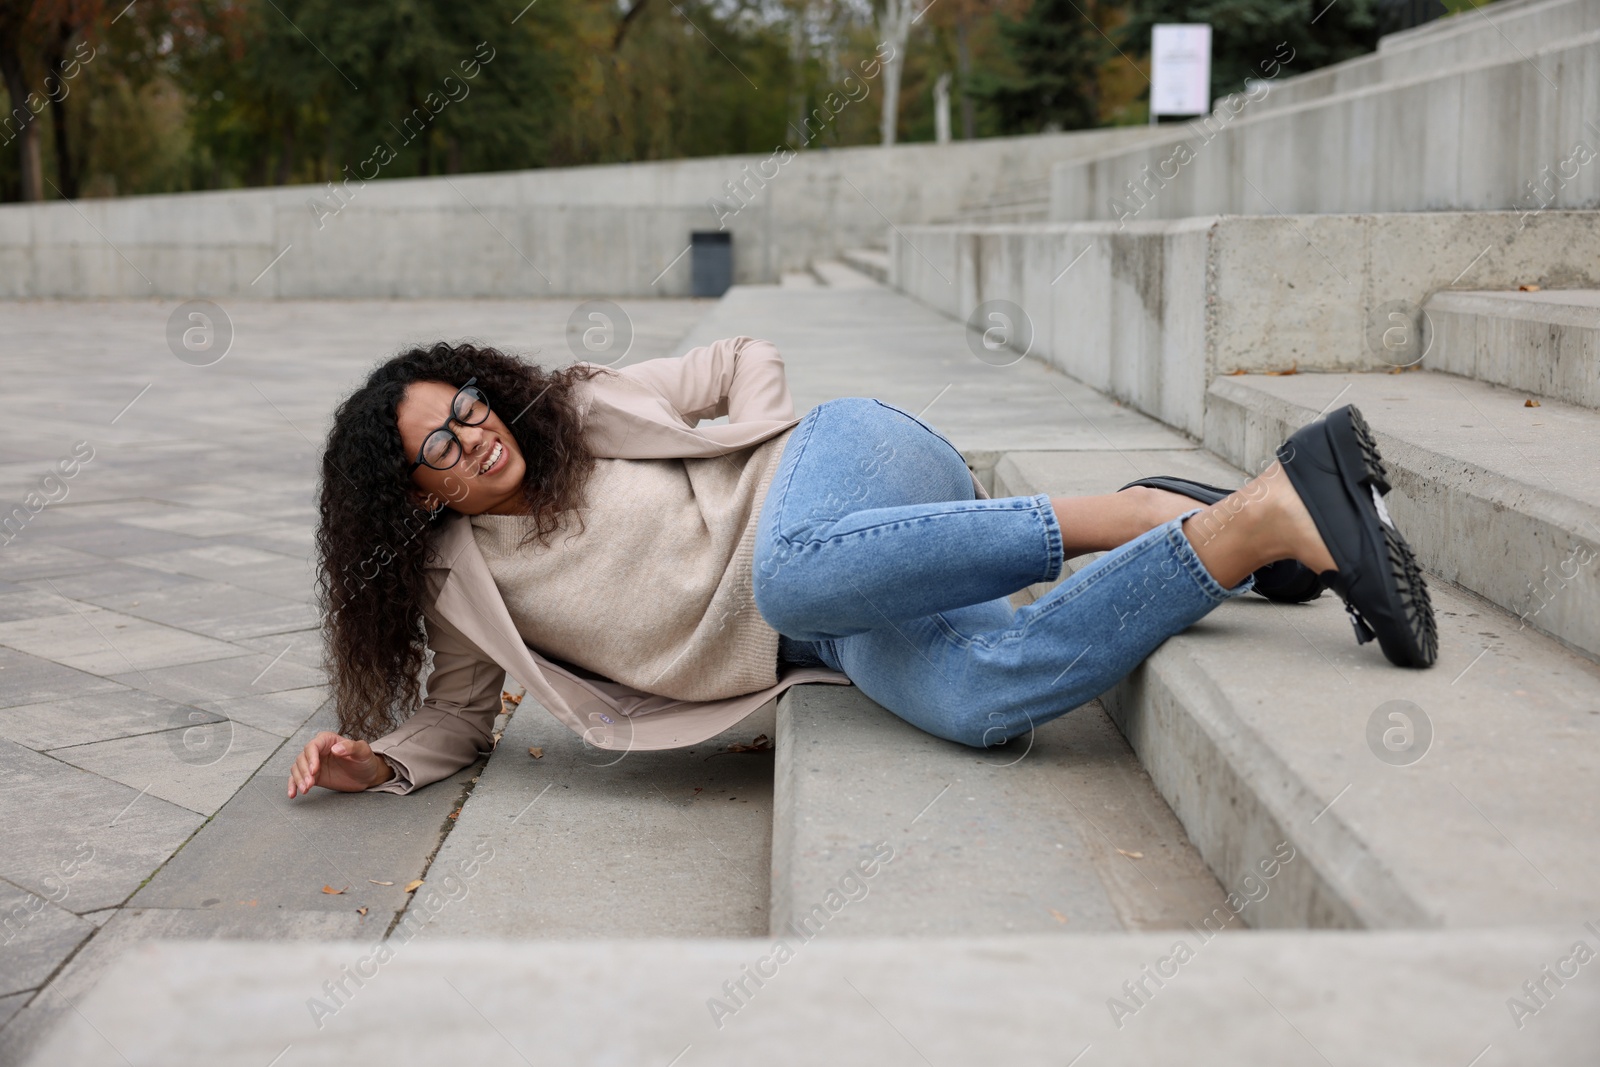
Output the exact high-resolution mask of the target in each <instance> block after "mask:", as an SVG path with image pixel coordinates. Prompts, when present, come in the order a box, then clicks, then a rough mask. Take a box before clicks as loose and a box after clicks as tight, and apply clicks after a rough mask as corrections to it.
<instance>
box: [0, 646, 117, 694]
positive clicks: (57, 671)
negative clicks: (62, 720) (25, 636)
mask: <svg viewBox="0 0 1600 1067" xmlns="http://www.w3.org/2000/svg"><path fill="white" fill-rule="evenodd" d="M127 688H128V687H127V686H123V685H118V684H117V683H116V682H113V681H109V680H107V679H105V678H100V677H98V676H96V675H93V674H87V673H85V672H83V671H78V670H73V669H72V668H71V667H63V666H62V665H61V664H59V663H54V662H52V661H50V660H48V659H44V658H42V657H39V656H29V655H27V654H25V653H22V652H17V651H14V650H12V649H9V648H4V647H0V707H14V706H21V705H26V704H48V703H52V702H55V701H66V700H72V699H77V698H80V697H88V696H93V695H96V694H104V693H116V692H121V691H124V690H126V689H127Z"/></svg>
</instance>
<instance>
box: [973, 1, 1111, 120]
mask: <svg viewBox="0 0 1600 1067" xmlns="http://www.w3.org/2000/svg"><path fill="white" fill-rule="evenodd" d="M1119 6H1121V5H1120V3H1117V2H1109V3H1094V2H1093V0H1033V3H1032V4H1031V5H1029V7H1028V9H1027V11H1026V13H1024V14H1023V16H1022V18H1020V19H1017V20H1012V19H1008V18H1004V17H1001V18H1000V19H999V23H998V28H999V31H1000V40H1001V45H1002V48H1003V50H1004V52H1005V54H1006V56H1007V58H1008V59H1009V60H1010V61H1011V65H1012V67H1013V70H1014V73H1011V74H1009V75H995V74H988V75H986V76H985V77H983V78H982V79H981V80H980V81H979V83H978V85H977V95H978V96H979V97H980V98H981V99H983V100H984V101H985V102H986V103H988V104H989V105H990V107H991V108H993V110H994V113H995V116H996V118H997V120H998V122H999V125H1000V128H1001V129H1002V130H1003V131H1004V132H1006V133H1037V132H1039V131H1041V130H1047V129H1055V130H1079V129H1085V128H1087V127H1090V126H1096V125H1099V117H1100V85H1099V75H1100V70H1101V68H1102V67H1104V66H1105V64H1106V63H1107V62H1108V61H1109V60H1110V59H1111V58H1112V57H1114V56H1115V55H1116V51H1115V49H1114V48H1113V47H1112V44H1111V40H1110V38H1109V37H1108V36H1107V35H1106V33H1105V32H1104V26H1103V24H1104V22H1105V21H1106V20H1105V15H1106V13H1107V11H1108V10H1109V9H1112V8H1115V7H1119Z"/></svg>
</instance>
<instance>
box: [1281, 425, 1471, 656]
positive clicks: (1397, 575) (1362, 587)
mask: <svg viewBox="0 0 1600 1067" xmlns="http://www.w3.org/2000/svg"><path fill="white" fill-rule="evenodd" d="M1325 432H1326V434H1327V437H1328V443H1329V446H1330V451H1331V452H1332V454H1333V458H1334V462H1335V463H1336V464H1337V465H1338V468H1339V469H1338V473H1339V476H1340V479H1341V480H1342V481H1343V482H1344V485H1345V489H1346V491H1347V492H1348V493H1349V495H1350V497H1351V499H1352V500H1354V501H1355V502H1356V507H1357V509H1358V510H1359V511H1360V512H1361V514H1362V516H1363V517H1364V518H1368V519H1369V520H1370V521H1369V522H1367V523H1365V524H1364V525H1368V526H1372V525H1375V526H1376V527H1377V528H1378V530H1379V531H1381V533H1382V539H1383V545H1382V550H1383V551H1382V555H1383V564H1384V571H1383V573H1381V574H1371V573H1367V574H1358V577H1357V579H1356V582H1357V585H1358V586H1359V588H1350V587H1347V589H1348V593H1354V594H1355V595H1356V596H1359V597H1361V598H1362V599H1365V598H1366V594H1367V592H1369V591H1370V589H1371V585H1370V583H1372V582H1378V583H1379V584H1380V585H1381V586H1382V589H1381V591H1380V592H1379V593H1378V596H1379V597H1380V598H1381V599H1383V600H1387V601H1388V602H1389V603H1390V604H1391V605H1395V604H1397V605H1398V606H1399V613H1398V619H1397V621H1398V622H1399V623H1400V625H1399V626H1398V627H1395V626H1387V625H1385V626H1381V627H1380V626H1371V620H1368V623H1369V628H1370V629H1371V630H1372V631H1373V635H1374V636H1375V637H1376V638H1377V640H1378V645H1379V647H1380V648H1382V649H1383V654H1384V655H1385V656H1386V657H1388V659H1389V662H1391V663H1393V664H1395V665H1396V666H1400V667H1430V666H1432V665H1433V662H1434V660H1435V658H1436V657H1437V655H1438V647H1439V638H1438V630H1437V626H1436V623H1435V620H1434V616H1433V603H1432V601H1431V600H1430V598H1429V596H1428V584H1427V581H1426V579H1424V578H1423V576H1422V568H1421V567H1420V566H1419V565H1418V564H1417V558H1416V555H1415V553H1413V552H1412V551H1411V546H1410V544H1408V543H1407V542H1406V539H1405V537H1404V536H1402V535H1401V533H1400V531H1398V530H1396V529H1395V528H1394V527H1393V526H1392V525H1391V524H1390V523H1388V522H1385V521H1384V519H1383V515H1382V514H1380V513H1379V503H1378V498H1379V497H1381V496H1382V495H1384V494H1386V493H1388V492H1389V490H1390V488H1391V486H1390V483H1389V470H1388V467H1386V466H1385V465H1384V462H1383V455H1382V453H1380V452H1379V451H1378V444H1377V442H1376V441H1375V440H1374V439H1373V436H1372V429H1371V427H1369V426H1368V425H1367V420H1366V419H1365V418H1363V417H1362V415H1361V412H1360V411H1358V410H1356V408H1355V407H1353V406H1347V407H1344V408H1341V409H1339V410H1338V411H1335V412H1333V413H1331V414H1330V415H1329V416H1328V417H1327V420H1326V422H1325ZM1291 481H1293V479H1291ZM1296 489H1297V491H1298V490H1300V487H1299V486H1298V485H1296ZM1374 492H1376V494H1377V497H1375V496H1374V495H1373V494H1374ZM1301 496H1302V498H1304V497H1305V496H1306V494H1305V493H1304V491H1301ZM1386 512H1387V509H1385V513H1386ZM1330 547H1332V546H1330ZM1347 562H1348V563H1350V564H1352V565H1354V564H1358V563H1359V562H1360V561H1359V560H1350V561H1347ZM1326 580H1327V584H1328V587H1329V588H1331V589H1333V590H1334V591H1335V592H1337V593H1339V594H1340V595H1341V596H1342V597H1343V598H1344V600H1345V603H1346V604H1350V603H1351V596H1350V595H1347V592H1346V591H1341V589H1340V587H1341V586H1345V584H1346V583H1345V582H1343V581H1342V580H1340V578H1339V576H1338V574H1333V575H1330V576H1329V577H1328V579H1326ZM1352 606H1355V605H1352ZM1356 610H1358V611H1359V610H1360V608H1359V606H1356ZM1392 614H1393V613H1392V612H1391V615H1392ZM1357 634H1358V636H1359V634H1360V629H1359V627H1358V628H1357Z"/></svg>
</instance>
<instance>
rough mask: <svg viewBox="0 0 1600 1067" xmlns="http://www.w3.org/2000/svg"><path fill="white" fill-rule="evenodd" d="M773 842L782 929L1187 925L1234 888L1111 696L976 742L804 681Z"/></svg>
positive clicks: (795, 698)
mask: <svg viewBox="0 0 1600 1067" xmlns="http://www.w3.org/2000/svg"><path fill="white" fill-rule="evenodd" d="M772 841H773V849H772V909H771V915H772V928H771V933H772V935H773V936H774V937H783V936H790V935H792V934H793V933H794V932H795V931H802V932H803V931H816V930H819V929H822V928H823V927H826V929H827V931H828V934H829V936H830V937H834V936H851V937H871V936H896V937H904V936H915V937H925V936H983V935H987V934H1008V933H1019V934H1020V933H1028V934H1043V933H1050V934H1061V933H1087V932H1095V931H1112V930H1125V929H1126V930H1151V929H1178V928H1181V927H1182V926H1183V924H1184V923H1185V922H1193V921H1198V919H1199V918H1200V917H1201V916H1205V915H1210V914H1211V913H1212V912H1213V910H1214V909H1216V908H1218V907H1220V906H1222V905H1223V904H1224V901H1225V898H1226V894H1225V893H1224V891H1223V889H1222V888H1221V887H1219V886H1218V884H1217V881H1216V879H1215V878H1213V877H1212V875H1211V872H1210V871H1208V870H1206V867H1205V864H1204V863H1203V862H1202V861H1201V859H1200V856H1199V854H1198V853H1197V852H1196V851H1195V850H1194V847H1193V846H1192V845H1190V844H1189V841H1188V839H1187V838H1186V837H1185V836H1184V832H1183V828H1182V827H1181V826H1179V825H1178V821H1177V820H1176V819H1175V818H1174V817H1173V815H1172V812H1171V810H1170V809H1168V807H1167V805H1166V802H1165V801H1163V800H1162V799H1161V796H1160V794H1158V793H1157V792H1156V791H1155V788H1154V787H1153V786H1152V785H1151V783H1150V779H1149V777H1148V776H1147V775H1146V774H1145V773H1144V771H1143V770H1142V769H1141V768H1140V766H1139V763H1138V760H1137V759H1135V758H1134V755H1133V753H1132V751H1131V750H1130V749H1129V748H1128V745H1127V742H1125V741H1124V740H1123V739H1122V736H1121V735H1120V734H1119V733H1117V730H1116V727H1115V726H1113V725H1112V724H1111V723H1110V721H1109V720H1108V719H1107V718H1106V715H1105V711H1104V709H1103V708H1101V707H1100V705H1099V703H1098V702H1092V703H1089V704H1085V705H1084V706H1083V707H1080V708H1078V709H1076V710H1075V711H1073V712H1071V713H1070V714H1068V715H1066V716H1063V717H1062V718H1060V719H1057V720H1055V721H1054V722H1050V723H1047V724H1045V725H1043V726H1041V727H1039V729H1038V730H1037V731H1036V732H1035V733H1034V734H1033V735H1032V736H1030V737H1026V738H1019V739H1017V740H1015V741H1013V742H1011V743H1010V744H1007V745H1004V746H1001V747H999V748H995V749H989V750H983V751H978V750H974V749H970V748H966V747H964V746H961V745H956V744H953V743H951V742H948V741H942V740H940V739H939V738H936V737H933V736H931V735H929V734H926V733H923V732H922V731H920V730H918V729H916V728H915V727H913V726H910V725H908V724H907V723H905V722H904V721H902V720H900V719H898V718H896V717H895V716H894V715H892V714H890V713H889V712H887V711H885V710H884V709H883V708H882V707H880V706H878V705H877V704H875V703H873V702H872V701H871V700H870V699H869V698H868V697H866V696H865V695H863V694H862V693H861V691H860V690H859V689H855V688H853V687H852V688H848V689H846V688H842V687H836V686H821V685H809V686H798V687H796V688H795V689H793V690H791V691H790V694H789V695H786V696H785V697H784V698H783V699H782V700H780V701H779V705H778V759H777V771H776V802H775V804H774V824H773V831H772ZM860 863H865V864H866V865H867V866H866V867H865V868H860V870H870V871H871V872H872V876H869V877H866V878H863V877H862V875H861V874H860V873H858V866H857V865H858V864H860ZM841 893H842V894H844V897H845V899H847V900H848V904H847V905H844V906H841V907H837V908H832V909H831V910H830V907H829V904H830V902H836V901H838V900H839V898H840V894H841Z"/></svg>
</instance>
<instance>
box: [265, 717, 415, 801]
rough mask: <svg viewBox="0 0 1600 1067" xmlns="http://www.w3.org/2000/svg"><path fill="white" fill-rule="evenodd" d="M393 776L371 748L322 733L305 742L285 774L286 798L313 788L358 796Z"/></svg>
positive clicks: (381, 758) (387, 766) (332, 734)
mask: <svg viewBox="0 0 1600 1067" xmlns="http://www.w3.org/2000/svg"><path fill="white" fill-rule="evenodd" d="M393 777H394V768H393V767H391V766H389V763H388V761H387V760H385V759H384V758H383V757H382V756H379V755H377V754H376V753H374V752H373V751H372V746H371V745H369V744H367V743H366V742H365V741H356V740H354V739H352V738H349V737H341V736H339V735H338V734H336V733H334V732H333V731H331V730H324V731H322V732H321V733H319V734H318V735H317V736H315V737H313V738H312V739H311V740H310V741H308V742H306V747H305V748H304V749H303V750H301V752H300V755H299V757H298V758H296V759H295V761H294V767H292V768H291V769H290V771H289V799H291V800H293V799H294V798H295V797H297V796H304V795H305V794H307V793H309V792H311V787H312V786H314V785H320V786H322V787H323V788H324V789H333V790H337V791H338V792H340V793H359V792H361V791H362V790H363V789H371V788H372V787H373V786H375V785H382V784H383V783H384V782H387V781H388V780H389V779H391V778H393Z"/></svg>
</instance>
